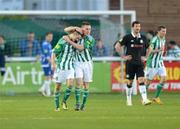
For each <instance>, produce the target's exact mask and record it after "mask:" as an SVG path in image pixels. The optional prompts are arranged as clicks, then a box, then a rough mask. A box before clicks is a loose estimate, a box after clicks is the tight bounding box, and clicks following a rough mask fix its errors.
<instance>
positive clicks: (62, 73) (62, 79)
mask: <svg viewBox="0 0 180 129" xmlns="http://www.w3.org/2000/svg"><path fill="white" fill-rule="evenodd" d="M53 78H54V81H55V82H56V83H66V80H68V79H74V69H71V70H56V71H55V73H54V76H53Z"/></svg>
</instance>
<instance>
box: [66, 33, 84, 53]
mask: <svg viewBox="0 0 180 129" xmlns="http://www.w3.org/2000/svg"><path fill="white" fill-rule="evenodd" d="M63 39H64V40H66V42H68V43H69V44H71V45H72V46H73V47H74V48H76V49H78V50H79V51H83V50H84V46H83V45H80V44H77V43H75V42H73V41H72V40H70V38H69V37H68V36H63Z"/></svg>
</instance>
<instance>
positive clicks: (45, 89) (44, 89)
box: [39, 67, 52, 96]
mask: <svg viewBox="0 0 180 129" xmlns="http://www.w3.org/2000/svg"><path fill="white" fill-rule="evenodd" d="M43 71H44V83H43V85H42V86H41V88H40V89H39V92H41V93H42V95H44V96H50V95H51V91H50V85H51V74H52V73H51V68H49V67H44V68H43Z"/></svg>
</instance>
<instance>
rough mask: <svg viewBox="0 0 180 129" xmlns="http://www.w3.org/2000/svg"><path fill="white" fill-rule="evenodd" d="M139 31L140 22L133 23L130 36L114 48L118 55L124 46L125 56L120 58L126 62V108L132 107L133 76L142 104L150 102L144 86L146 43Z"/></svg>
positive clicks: (121, 40) (126, 36)
mask: <svg viewBox="0 0 180 129" xmlns="http://www.w3.org/2000/svg"><path fill="white" fill-rule="evenodd" d="M140 29H141V24H140V22H139V21H134V22H133V23H132V32H131V34H127V35H125V36H124V37H123V38H122V39H120V40H119V43H117V44H116V46H115V48H117V49H116V51H117V52H118V53H122V52H121V51H120V49H119V48H120V47H122V46H124V47H125V50H126V52H125V55H124V56H122V58H123V59H125V60H126V78H127V79H128V83H127V87H126V96H127V106H132V99H131V95H132V82H133V79H134V77H135V75H136V77H137V79H138V83H139V91H140V93H141V96H142V104H143V105H149V104H151V101H150V100H148V98H147V92H146V86H145V84H144V82H145V78H144V64H143V61H144V60H145V58H144V55H145V51H146V49H147V47H148V42H147V39H146V37H145V36H143V35H141V34H140Z"/></svg>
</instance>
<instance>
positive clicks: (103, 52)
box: [93, 39, 108, 57]
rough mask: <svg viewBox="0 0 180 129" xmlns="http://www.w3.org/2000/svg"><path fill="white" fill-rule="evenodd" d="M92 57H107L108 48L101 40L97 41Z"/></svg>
mask: <svg viewBox="0 0 180 129" xmlns="http://www.w3.org/2000/svg"><path fill="white" fill-rule="evenodd" d="M93 56H97V57H100V56H108V48H107V46H105V45H104V43H103V42H102V40H100V39H99V40H98V42H97V44H96V45H95V47H94V49H93Z"/></svg>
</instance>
